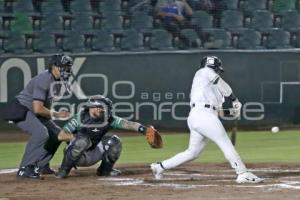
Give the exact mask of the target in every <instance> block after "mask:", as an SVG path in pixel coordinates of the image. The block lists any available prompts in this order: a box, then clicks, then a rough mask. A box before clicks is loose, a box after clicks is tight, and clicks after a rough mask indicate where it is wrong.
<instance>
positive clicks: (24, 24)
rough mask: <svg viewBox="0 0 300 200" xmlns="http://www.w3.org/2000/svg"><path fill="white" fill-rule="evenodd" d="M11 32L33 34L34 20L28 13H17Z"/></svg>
mask: <svg viewBox="0 0 300 200" xmlns="http://www.w3.org/2000/svg"><path fill="white" fill-rule="evenodd" d="M11 31H13V32H19V33H32V20H31V19H30V18H29V17H28V15H26V13H15V14H14V20H12V22H11Z"/></svg>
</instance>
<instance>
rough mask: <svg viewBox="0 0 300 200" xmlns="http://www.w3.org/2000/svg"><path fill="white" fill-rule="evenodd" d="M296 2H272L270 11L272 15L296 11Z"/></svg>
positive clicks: (286, 0)
mask: <svg viewBox="0 0 300 200" xmlns="http://www.w3.org/2000/svg"><path fill="white" fill-rule="evenodd" d="M295 2H296V0H276V1H275V0H273V2H272V5H270V6H271V7H270V9H271V11H272V12H273V13H274V14H284V13H286V12H287V11H291V10H295V9H296V3H295Z"/></svg>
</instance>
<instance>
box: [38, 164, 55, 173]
mask: <svg viewBox="0 0 300 200" xmlns="http://www.w3.org/2000/svg"><path fill="white" fill-rule="evenodd" d="M38 172H39V173H40V174H43V175H50V174H55V171H54V170H53V169H51V168H50V166H49V164H47V165H46V166H45V167H43V168H39V169H38Z"/></svg>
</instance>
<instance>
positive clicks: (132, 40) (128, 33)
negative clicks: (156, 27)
mask: <svg viewBox="0 0 300 200" xmlns="http://www.w3.org/2000/svg"><path fill="white" fill-rule="evenodd" d="M143 39H144V38H143V35H142V33H139V32H138V31H136V30H135V29H128V30H125V31H124V33H123V37H122V39H121V50H128V51H144V50H145V49H144V46H143V45H144V44H143Z"/></svg>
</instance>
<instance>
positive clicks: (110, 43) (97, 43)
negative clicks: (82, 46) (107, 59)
mask: <svg viewBox="0 0 300 200" xmlns="http://www.w3.org/2000/svg"><path fill="white" fill-rule="evenodd" d="M92 50H93V51H115V50H116V48H115V47H114V36H113V34H112V33H110V32H109V31H101V32H98V33H97V35H95V36H94V37H93V41H92Z"/></svg>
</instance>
